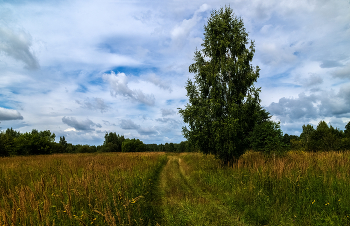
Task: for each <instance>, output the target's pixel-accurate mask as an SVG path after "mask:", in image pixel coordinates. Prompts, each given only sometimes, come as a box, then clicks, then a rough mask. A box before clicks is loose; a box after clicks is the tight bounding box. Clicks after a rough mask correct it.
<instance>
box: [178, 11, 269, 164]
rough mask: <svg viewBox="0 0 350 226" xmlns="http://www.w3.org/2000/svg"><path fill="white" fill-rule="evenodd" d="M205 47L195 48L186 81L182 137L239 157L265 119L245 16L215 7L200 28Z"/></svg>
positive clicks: (223, 155)
mask: <svg viewBox="0 0 350 226" xmlns="http://www.w3.org/2000/svg"><path fill="white" fill-rule="evenodd" d="M204 30H205V33H204V42H203V44H202V47H203V49H202V50H200V51H196V52H195V56H194V61H195V63H193V64H192V65H190V67H189V71H190V72H191V73H194V74H195V76H194V82H193V81H191V80H190V79H189V80H188V81H187V86H186V90H187V96H188V98H189V103H188V104H187V105H186V107H185V109H180V110H179V113H180V114H181V115H182V117H183V119H184V122H185V123H187V124H188V127H184V128H183V133H184V135H185V137H186V138H187V139H188V140H189V141H190V142H191V143H193V144H194V145H196V146H197V147H199V149H200V150H201V151H202V152H203V153H206V154H214V155H216V156H217V157H218V158H220V159H222V160H223V161H224V162H228V161H231V160H232V159H234V158H238V157H239V156H240V155H242V154H243V153H244V151H245V150H246V149H248V148H249V147H250V143H249V135H250V134H251V132H252V131H253V130H254V128H255V126H257V125H259V124H262V123H264V122H266V121H268V120H269V114H268V112H266V111H265V110H264V109H262V107H261V106H260V99H259V92H260V88H255V87H254V83H255V82H256V81H257V78H258V77H259V67H258V66H257V67H253V66H252V65H251V62H252V60H253V56H254V52H255V47H254V42H253V41H249V40H248V33H247V32H246V30H245V28H244V25H243V21H242V19H241V18H237V17H236V16H235V15H234V14H233V13H232V9H231V8H230V7H225V8H221V9H220V10H214V11H212V13H211V16H210V18H209V19H208V23H207V25H206V26H205V27H204Z"/></svg>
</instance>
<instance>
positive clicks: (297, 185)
mask: <svg viewBox="0 0 350 226" xmlns="http://www.w3.org/2000/svg"><path fill="white" fill-rule="evenodd" d="M349 175H350V152H319V153H306V152H288V153H287V154H285V155H283V156H277V157H275V158H273V157H267V156H264V155H262V154H261V153H257V152H248V153H246V154H245V155H243V156H242V157H241V158H240V159H239V161H238V162H236V163H235V164H233V166H231V167H227V166H222V165H221V164H220V162H219V161H218V160H216V159H215V158H214V157H213V156H210V155H208V156H205V155H202V154H199V153H182V154H172V153H104V154H61V155H48V156H29V157H11V158H1V159H0V195H1V198H0V225H350V178H349Z"/></svg>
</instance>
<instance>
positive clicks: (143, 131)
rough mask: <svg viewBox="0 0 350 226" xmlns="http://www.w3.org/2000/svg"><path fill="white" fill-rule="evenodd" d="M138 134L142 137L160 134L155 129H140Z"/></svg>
mask: <svg viewBox="0 0 350 226" xmlns="http://www.w3.org/2000/svg"><path fill="white" fill-rule="evenodd" d="M137 132H138V133H139V134H140V135H152V134H156V133H158V132H157V130H156V129H154V128H139V129H138V130H137Z"/></svg>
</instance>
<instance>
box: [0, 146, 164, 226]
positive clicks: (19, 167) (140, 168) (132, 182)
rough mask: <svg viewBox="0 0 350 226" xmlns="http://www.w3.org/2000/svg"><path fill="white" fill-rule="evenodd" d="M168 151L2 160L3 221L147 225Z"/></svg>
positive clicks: (0, 213) (0, 202)
mask: <svg viewBox="0 0 350 226" xmlns="http://www.w3.org/2000/svg"><path fill="white" fill-rule="evenodd" d="M164 158H166V156H165V155H164V153H108V154H57V155H49V156H28V157H11V158H0V196H1V199H0V224H1V225H19V224H21V225H54V224H56V225H91V224H96V225H133V224H143V223H145V220H147V217H148V216H147V213H146V215H145V213H144V212H142V211H141V209H142V208H145V207H147V205H149V204H147V202H146V200H145V199H146V198H147V196H149V194H148V193H149V188H150V187H151V186H152V183H154V181H153V180H154V178H153V174H154V173H155V171H156V170H157V168H159V167H161V164H164V163H161V161H162V159H163V162H164Z"/></svg>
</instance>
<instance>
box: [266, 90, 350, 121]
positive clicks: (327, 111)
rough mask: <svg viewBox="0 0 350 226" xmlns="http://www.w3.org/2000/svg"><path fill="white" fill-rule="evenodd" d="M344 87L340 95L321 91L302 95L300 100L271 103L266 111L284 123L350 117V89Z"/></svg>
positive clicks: (293, 99)
mask: <svg viewBox="0 0 350 226" xmlns="http://www.w3.org/2000/svg"><path fill="white" fill-rule="evenodd" d="M349 88H350V87H349V85H348V86H343V87H342V88H341V89H340V90H339V92H338V93H335V92H333V91H320V92H317V93H312V94H310V95H306V94H305V93H300V94H299V95H298V98H286V97H283V98H281V99H279V101H278V103H275V102H273V103H271V104H270V105H269V106H268V107H267V108H266V109H267V110H268V111H269V112H270V113H271V114H272V115H274V116H276V117H277V118H278V119H280V120H281V122H282V123H284V122H287V123H291V122H295V121H298V120H318V119H319V118H325V117H349V116H350V89H349Z"/></svg>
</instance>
